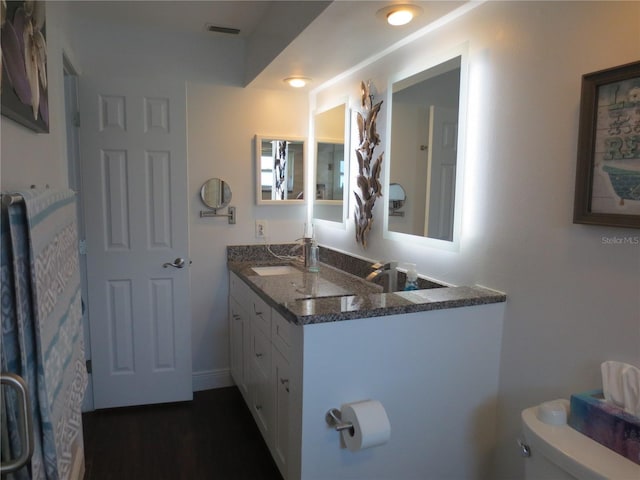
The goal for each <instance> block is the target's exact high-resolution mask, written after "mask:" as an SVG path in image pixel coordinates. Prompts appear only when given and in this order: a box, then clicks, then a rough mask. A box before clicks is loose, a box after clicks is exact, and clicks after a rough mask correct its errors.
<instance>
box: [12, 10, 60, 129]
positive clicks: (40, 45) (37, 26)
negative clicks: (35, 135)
mask: <svg viewBox="0 0 640 480" xmlns="http://www.w3.org/2000/svg"><path fill="white" fill-rule="evenodd" d="M2 7H3V9H4V8H5V5H4V2H3V5H2ZM3 13H4V15H3V16H4V23H3V24H2V99H1V100H2V101H1V103H2V106H1V111H2V115H4V116H5V117H8V118H10V119H12V120H14V121H15V122H17V123H19V124H20V125H23V126H25V127H27V128H29V129H31V130H33V131H35V132H39V133H49V95H48V82H47V80H48V78H47V43H46V33H45V2H44V1H36V2H24V1H19V2H12V1H8V2H6V10H5V12H3Z"/></svg>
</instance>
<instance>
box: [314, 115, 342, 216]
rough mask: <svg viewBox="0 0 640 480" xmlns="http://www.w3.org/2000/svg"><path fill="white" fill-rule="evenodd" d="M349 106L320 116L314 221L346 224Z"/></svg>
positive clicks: (317, 117) (317, 122)
mask: <svg viewBox="0 0 640 480" xmlns="http://www.w3.org/2000/svg"><path fill="white" fill-rule="evenodd" d="M347 115H348V112H347V104H346V103H341V104H340V105H337V106H335V107H333V108H329V109H328V110H324V111H322V112H319V113H316V114H315V116H314V137H315V182H314V185H315V195H314V199H313V218H314V219H317V220H325V221H330V222H336V223H343V222H344V220H345V218H346V203H347V202H346V201H345V195H346V193H345V192H348V187H347V183H348V178H349V169H348V161H347V159H348V151H347V149H348V145H347V143H348V142H347V141H346V139H347V133H346V132H347V123H348V120H347V119H348V117H347Z"/></svg>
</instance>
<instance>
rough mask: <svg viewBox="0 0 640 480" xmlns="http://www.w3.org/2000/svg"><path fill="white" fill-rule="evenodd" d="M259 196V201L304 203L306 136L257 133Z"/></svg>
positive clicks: (280, 203) (257, 183)
mask: <svg viewBox="0 0 640 480" xmlns="http://www.w3.org/2000/svg"><path fill="white" fill-rule="evenodd" d="M256 199H257V203H258V204H259V205H263V204H272V205H287V204H302V203H304V140H303V139H301V138H294V137H282V136H263V135H256Z"/></svg>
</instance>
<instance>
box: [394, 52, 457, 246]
mask: <svg viewBox="0 0 640 480" xmlns="http://www.w3.org/2000/svg"><path fill="white" fill-rule="evenodd" d="M460 72H461V57H460V56H458V57H455V58H452V59H451V60H448V61H446V62H444V63H441V64H439V65H436V66H434V67H432V68H430V69H428V70H425V71H423V72H420V73H418V74H416V75H413V76H411V77H409V78H406V79H404V80H401V81H399V82H396V83H394V84H393V87H392V92H393V93H392V107H391V108H392V114H391V140H390V141H391V144H390V155H389V158H390V174H389V182H391V183H399V184H401V185H403V186H404V188H405V190H406V196H407V202H406V208H405V215H404V216H403V217H400V216H394V217H389V219H388V230H389V231H393V232H400V233H406V234H410V235H418V236H423V237H429V238H434V239H440V240H445V241H453V229H454V213H455V203H456V202H455V199H456V178H457V177H456V173H457V170H458V169H457V164H458V158H457V156H458V117H459V107H460V105H459V103H460V100H459V99H460Z"/></svg>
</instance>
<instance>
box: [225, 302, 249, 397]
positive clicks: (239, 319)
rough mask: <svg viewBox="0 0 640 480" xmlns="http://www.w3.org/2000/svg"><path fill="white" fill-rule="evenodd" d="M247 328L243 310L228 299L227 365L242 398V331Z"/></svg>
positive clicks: (243, 379) (243, 381) (243, 335)
mask: <svg viewBox="0 0 640 480" xmlns="http://www.w3.org/2000/svg"><path fill="white" fill-rule="evenodd" d="M248 327H249V325H248V318H247V314H246V313H245V312H244V309H243V308H242V307H241V306H240V304H239V302H238V301H237V300H236V299H235V298H234V297H229V332H230V339H229V340H230V341H229V347H230V349H229V350H230V355H229V363H230V366H231V376H232V377H233V380H234V381H235V382H236V385H237V386H238V388H239V389H240V392H241V393H242V395H243V396H244V395H245V394H246V392H247V383H246V378H245V367H244V357H245V353H244V343H245V342H244V337H245V333H244V330H245V328H248Z"/></svg>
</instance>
